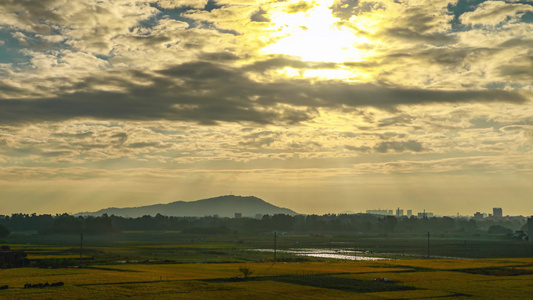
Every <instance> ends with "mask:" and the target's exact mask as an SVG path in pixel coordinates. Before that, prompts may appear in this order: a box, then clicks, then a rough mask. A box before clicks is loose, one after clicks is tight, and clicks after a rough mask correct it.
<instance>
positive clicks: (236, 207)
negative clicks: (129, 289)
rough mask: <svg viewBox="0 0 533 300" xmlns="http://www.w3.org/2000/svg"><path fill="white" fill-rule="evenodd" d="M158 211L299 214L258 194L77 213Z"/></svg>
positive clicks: (180, 214)
mask: <svg viewBox="0 0 533 300" xmlns="http://www.w3.org/2000/svg"><path fill="white" fill-rule="evenodd" d="M158 213H159V214H162V215H165V216H177V217H204V216H214V215H218V216H219V217H234V216H235V213H241V214H242V216H243V217H255V216H256V215H257V214H261V215H274V214H287V215H296V214H297V213H296V212H294V211H292V210H290V209H287V208H282V207H278V206H275V205H272V204H270V203H268V202H266V201H264V200H262V199H259V198H257V197H254V196H246V197H243V196H234V195H227V196H220V197H215V198H209V199H202V200H196V201H176V202H171V203H168V204H154V205H147V206H141V207H125V208H116V207H110V208H106V209H101V210H99V211H97V212H85V213H78V214H76V215H78V216H101V215H102V214H108V215H115V216H123V217H132V218H136V217H142V216H144V215H151V216H155V215H157V214H158Z"/></svg>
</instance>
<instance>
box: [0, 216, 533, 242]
mask: <svg viewBox="0 0 533 300" xmlns="http://www.w3.org/2000/svg"><path fill="white" fill-rule="evenodd" d="M526 226H527V225H526V220H525V219H524V220H521V219H513V220H488V219H486V220H478V221H476V220H473V219H470V220H467V219H460V218H451V217H432V218H422V219H419V218H415V217H411V218H396V217H393V216H376V215H369V214H340V215H334V214H327V215H321V216H319V215H294V216H291V215H286V214H276V215H263V216H262V217H261V218H260V219H257V218H248V217H242V218H228V217H223V218H220V217H213V216H207V217H173V216H164V215H162V214H157V215H155V216H149V215H145V216H142V217H137V218H131V217H121V216H115V215H107V214H103V215H101V216H97V217H94V216H73V215H69V214H66V213H65V214H57V215H55V216H52V215H37V214H12V215H11V216H6V217H4V218H3V219H0V233H3V234H2V235H3V236H4V237H5V236H8V235H9V232H11V231H36V232H38V233H39V234H76V233H89V234H106V233H115V232H121V231H131V230H165V231H166V230H173V231H181V232H182V233H190V234H225V233H233V232H269V231H280V232H289V231H298V232H317V231H338V232H352V233H392V232H426V231H432V232H465V233H467V232H469V233H474V232H479V231H485V232H486V231H488V232H489V233H493V234H511V233H512V232H513V231H517V230H525V227H526ZM2 227H3V230H2Z"/></svg>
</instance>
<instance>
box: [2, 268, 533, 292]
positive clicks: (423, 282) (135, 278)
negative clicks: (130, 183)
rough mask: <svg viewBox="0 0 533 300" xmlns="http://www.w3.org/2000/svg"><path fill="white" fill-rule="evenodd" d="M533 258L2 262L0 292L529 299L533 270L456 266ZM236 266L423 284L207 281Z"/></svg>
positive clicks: (264, 273) (234, 271)
mask: <svg viewBox="0 0 533 300" xmlns="http://www.w3.org/2000/svg"><path fill="white" fill-rule="evenodd" d="M532 263H533V259H529V258H525V259H486V260H395V261H379V262H358V261H353V262H345V261H339V262H303V263H276V264H273V263H246V264H164V265H140V264H129V265H126V264H125V265H106V266H94V268H82V269H78V268H63V269H37V268H19V269H3V270H0V285H9V286H10V288H9V289H8V290H0V299H58V298H64V299H122V298H133V299H176V298H179V299H213V298H215V299H217V300H218V299H243V298H252V297H253V298H254V299H273V298H283V299H341V298H357V299H414V298H419V299H428V298H433V297H438V298H439V299H445V298H447V297H450V298H453V297H456V296H458V297H461V296H464V297H467V296H468V299H531V295H532V294H531V292H532V291H533V275H520V276H490V275H480V274H469V273H464V272H457V271H452V270H454V269H461V268H463V269H464V268H479V267H501V266H516V267H520V268H527V269H529V268H531V264H532ZM239 267H248V268H250V269H251V270H252V271H253V274H252V277H268V276H277V275H295V276H297V275H309V274H318V273H331V274H338V273H341V274H344V275H338V276H348V277H350V278H354V279H360V280H374V279H375V278H378V277H379V278H381V277H386V278H389V279H392V280H394V281H398V282H400V284H403V285H407V286H412V287H416V288H418V290H410V291H395V292H372V293H356V292H350V291H344V290H338V289H327V288H319V287H312V286H305V285H298V284H290V283H283V282H277V281H276V282H275V281H270V280H268V279H267V280H260V281H259V280H249V281H241V282H230V281H220V282H219V281H216V282H213V281H202V280H205V279H220V278H230V277H234V276H238V275H242V274H241V273H240V271H239ZM420 268H429V269H433V270H427V269H420ZM346 273H347V274H346ZM332 276H335V275H332ZM252 279H253V278H252ZM59 281H61V282H64V283H65V286H63V287H47V288H43V289H23V286H24V284H26V283H32V284H36V283H45V282H48V283H53V282H59ZM441 297H442V298H441Z"/></svg>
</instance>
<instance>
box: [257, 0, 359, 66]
mask: <svg viewBox="0 0 533 300" xmlns="http://www.w3.org/2000/svg"><path fill="white" fill-rule="evenodd" d="M333 2H334V0H327V1H323V0H322V1H320V2H315V3H314V6H313V7H312V8H310V9H308V10H307V11H304V12H297V13H288V12H286V11H284V10H283V9H280V8H278V9H274V10H272V11H270V12H269V13H270V14H269V16H270V19H271V24H272V26H271V28H270V30H272V31H273V32H274V33H273V34H272V35H271V37H273V38H275V39H276V42H274V43H273V44H270V45H268V46H266V47H265V48H263V49H262V50H261V51H260V53H261V54H284V55H290V56H297V57H300V58H301V59H302V60H304V61H313V62H333V63H342V62H354V61H361V60H364V59H365V55H366V54H367V53H366V50H361V49H358V48H357V45H359V44H365V43H367V42H368V41H367V40H366V38H365V37H359V36H356V35H355V34H354V32H353V31H351V30H350V29H349V28H346V27H344V26H341V25H338V24H339V22H338V21H339V19H337V18H336V17H335V16H333V15H332V11H331V9H330V8H329V7H331V5H332V4H333Z"/></svg>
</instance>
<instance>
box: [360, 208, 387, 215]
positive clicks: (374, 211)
mask: <svg viewBox="0 0 533 300" xmlns="http://www.w3.org/2000/svg"><path fill="white" fill-rule="evenodd" d="M366 213H367V214H371V215H381V216H392V210H386V209H368V210H367V211H366Z"/></svg>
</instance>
